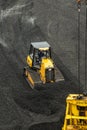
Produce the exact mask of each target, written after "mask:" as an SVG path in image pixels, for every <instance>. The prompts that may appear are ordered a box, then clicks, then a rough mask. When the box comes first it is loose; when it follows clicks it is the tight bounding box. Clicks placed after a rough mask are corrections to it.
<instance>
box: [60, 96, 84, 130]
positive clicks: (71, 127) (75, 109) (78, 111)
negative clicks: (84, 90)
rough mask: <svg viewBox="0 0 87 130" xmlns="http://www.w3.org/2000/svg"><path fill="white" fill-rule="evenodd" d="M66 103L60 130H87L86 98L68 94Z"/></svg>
mask: <svg viewBox="0 0 87 130" xmlns="http://www.w3.org/2000/svg"><path fill="white" fill-rule="evenodd" d="M66 103H67V106H66V115H65V121H64V126H63V128H62V130H87V96H84V95H83V94H80V95H79V94H70V95H69V96H68V97H67V99H66Z"/></svg>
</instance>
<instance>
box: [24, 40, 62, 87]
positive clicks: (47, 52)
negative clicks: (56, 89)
mask: <svg viewBox="0 0 87 130" xmlns="http://www.w3.org/2000/svg"><path fill="white" fill-rule="evenodd" d="M26 62H27V66H26V67H25V68H24V76H25V77H26V79H27V81H28V83H29V84H30V86H31V87H32V88H34V87H35V86H38V85H39V84H45V83H53V82H59V81H63V80H64V77H63V75H62V73H61V72H60V70H59V69H58V68H57V67H56V65H55V64H54V62H53V60H52V58H51V47H50V45H49V44H48V43H47V42H46V41H43V42H33V43H31V45H30V51H29V55H28V56H27V59H26Z"/></svg>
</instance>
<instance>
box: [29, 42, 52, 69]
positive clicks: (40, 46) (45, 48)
mask: <svg viewBox="0 0 87 130" xmlns="http://www.w3.org/2000/svg"><path fill="white" fill-rule="evenodd" d="M29 56H30V58H31V60H32V67H34V68H38V69H39V66H40V64H41V60H42V58H51V47H50V45H49V44H48V43H47V42H33V43H31V45H30V50H29Z"/></svg>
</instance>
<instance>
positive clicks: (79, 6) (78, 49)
mask: <svg viewBox="0 0 87 130" xmlns="http://www.w3.org/2000/svg"><path fill="white" fill-rule="evenodd" d="M77 2H78V3H77V6H78V45H77V46H78V47H77V52H78V85H79V92H80V10H81V9H80V8H81V1H80V0H77Z"/></svg>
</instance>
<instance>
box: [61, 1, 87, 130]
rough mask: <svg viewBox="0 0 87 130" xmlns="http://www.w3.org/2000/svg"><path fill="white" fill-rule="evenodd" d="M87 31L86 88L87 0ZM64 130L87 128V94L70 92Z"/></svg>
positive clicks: (86, 73) (86, 129) (86, 42)
mask: <svg viewBox="0 0 87 130" xmlns="http://www.w3.org/2000/svg"><path fill="white" fill-rule="evenodd" d="M77 2H78V81H79V87H81V86H80V48H81V47H80V6H81V0H77ZM85 2H86V32H85V89H86V87H87V83H86V82H87V79H86V78H87V71H86V67H87V61H86V60H87V58H86V57H87V0H85ZM62 130H87V94H86V92H85V94H70V95H69V96H68V97H67V99H66V114H65V120H64V125H63V128H62Z"/></svg>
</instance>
